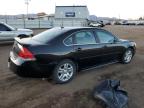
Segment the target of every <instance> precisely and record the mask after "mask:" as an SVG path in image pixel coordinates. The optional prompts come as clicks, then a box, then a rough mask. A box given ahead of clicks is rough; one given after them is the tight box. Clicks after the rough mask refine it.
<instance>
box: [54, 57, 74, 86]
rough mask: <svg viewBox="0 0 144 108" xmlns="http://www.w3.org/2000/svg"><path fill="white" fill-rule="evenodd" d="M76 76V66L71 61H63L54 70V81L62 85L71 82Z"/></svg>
mask: <svg viewBox="0 0 144 108" xmlns="http://www.w3.org/2000/svg"><path fill="white" fill-rule="evenodd" d="M75 74H76V65H75V64H74V63H73V62H72V61H71V60H63V61H61V62H60V63H59V64H58V65H57V66H56V67H55V69H54V72H53V80H54V81H55V83H58V84H62V83H66V82H69V81H70V80H72V79H73V77H74V76H75Z"/></svg>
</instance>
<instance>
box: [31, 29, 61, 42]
mask: <svg viewBox="0 0 144 108" xmlns="http://www.w3.org/2000/svg"><path fill="white" fill-rule="evenodd" d="M63 33H64V30H63V29H61V28H53V29H49V30H46V31H44V32H42V33H40V34H38V35H35V36H34V37H32V39H34V40H37V41H41V42H44V43H47V42H49V41H50V40H52V39H54V38H55V37H57V36H59V35H61V34H63Z"/></svg>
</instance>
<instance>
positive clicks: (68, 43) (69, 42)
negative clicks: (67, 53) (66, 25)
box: [64, 36, 73, 45]
mask: <svg viewBox="0 0 144 108" xmlns="http://www.w3.org/2000/svg"><path fill="white" fill-rule="evenodd" d="M64 44H65V45H72V44H73V39H72V36H71V37H68V38H66V39H65V40H64Z"/></svg>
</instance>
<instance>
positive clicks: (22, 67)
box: [8, 57, 54, 77]
mask: <svg viewBox="0 0 144 108" xmlns="http://www.w3.org/2000/svg"><path fill="white" fill-rule="evenodd" d="M8 67H9V69H10V70H11V71H13V72H14V73H15V74H17V75H19V76H21V77H47V76H49V75H51V73H52V70H53V68H54V66H51V65H41V64H37V63H36V62H35V61H24V60H22V59H20V58H19V59H17V60H13V59H12V58H11V57H9V59H8Z"/></svg>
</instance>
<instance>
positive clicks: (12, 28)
mask: <svg viewBox="0 0 144 108" xmlns="http://www.w3.org/2000/svg"><path fill="white" fill-rule="evenodd" d="M5 25H6V26H7V27H8V28H10V29H11V30H15V28H14V27H12V26H10V25H8V24H5Z"/></svg>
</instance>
